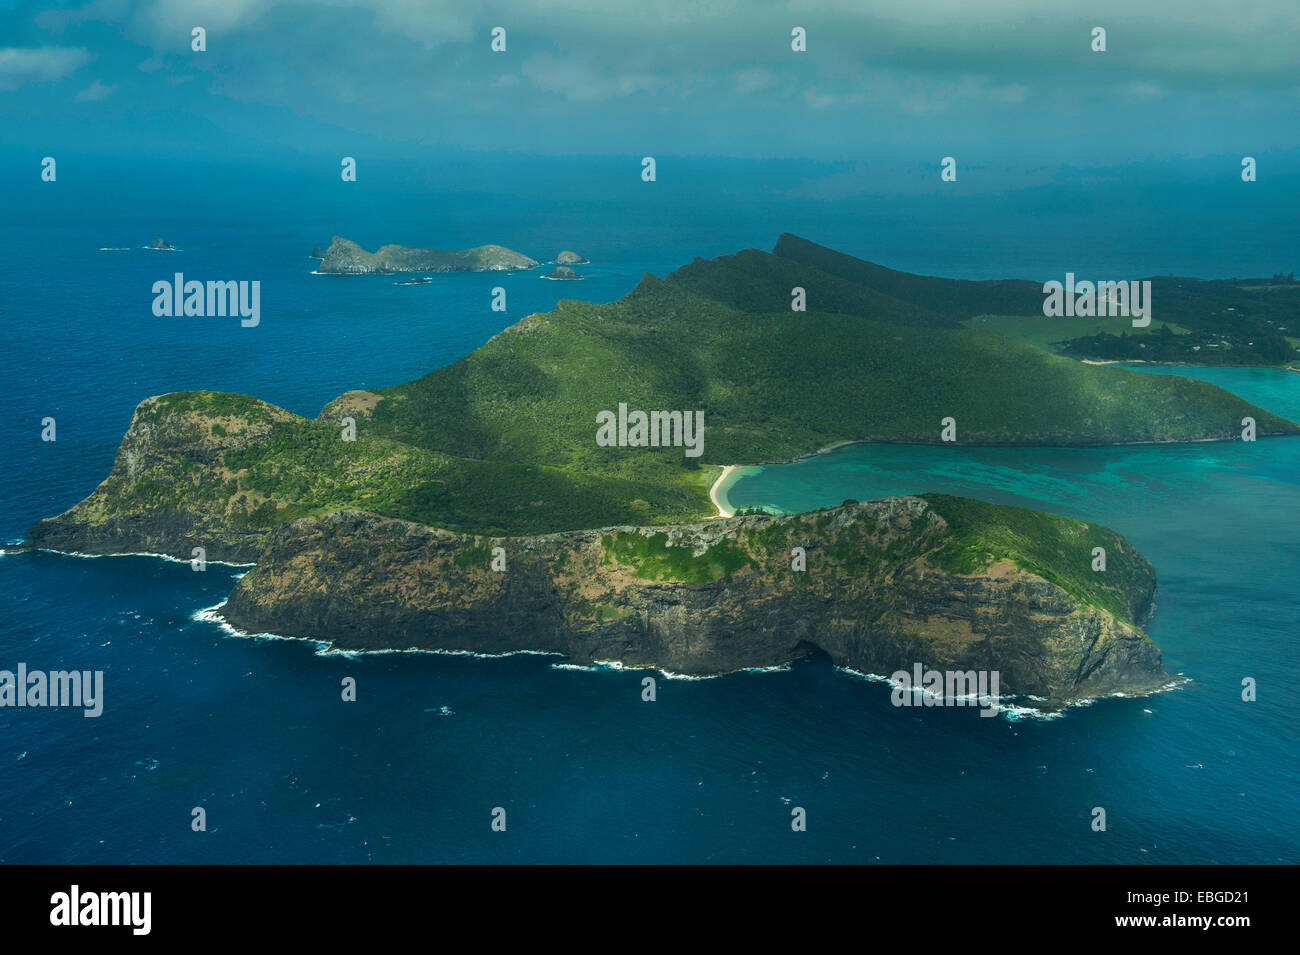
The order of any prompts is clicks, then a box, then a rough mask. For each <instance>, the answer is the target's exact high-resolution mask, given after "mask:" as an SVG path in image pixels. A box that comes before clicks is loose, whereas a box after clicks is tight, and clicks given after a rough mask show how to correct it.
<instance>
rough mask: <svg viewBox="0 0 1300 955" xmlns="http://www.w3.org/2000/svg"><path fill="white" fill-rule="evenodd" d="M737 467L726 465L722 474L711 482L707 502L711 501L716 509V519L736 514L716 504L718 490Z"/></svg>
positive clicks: (735, 465)
mask: <svg viewBox="0 0 1300 955" xmlns="http://www.w3.org/2000/svg"><path fill="white" fill-rule="evenodd" d="M737 467H739V465H737V464H728V465H727V466H726V467H724V468H723V469H722V473H721V474H719V475H718V479H717V480H716V481H714V482H713V487H711V488H709V500H710V501H712V502H713V506H714V507H716V508H717V509H718V513H717V515H716V516H717V517H732V516H734V515H735V513H736V512H735V511H733V510H727V509H726V508H724V507H723V506H722V505H721V504H720V503H718V488H720V487H722V482H723V481H725V480H726V479H727V477H728V476H729V475H730V474H731V472H732V471H734V470H736V468H737Z"/></svg>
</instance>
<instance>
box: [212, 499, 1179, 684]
mask: <svg viewBox="0 0 1300 955" xmlns="http://www.w3.org/2000/svg"><path fill="white" fill-rule="evenodd" d="M972 509H973V510H974V513H972ZM1004 520H1005V521H1007V523H1005V524H1004V523H1003V521H1004ZM1043 520H1044V519H1043V517H1042V516H1038V515H1034V514H1033V512H1030V511H1019V510H1018V509H1016V508H1001V507H997V506H995V505H983V504H976V503H974V502H965V501H961V500H959V499H956V498H942V497H938V498H934V499H933V500H927V499H924V498H918V497H900V498H890V499H884V500H879V501H870V502H866V503H860V504H848V505H846V506H843V507H838V508H831V509H828V510H825V511H818V512H812V513H808V514H800V515H792V516H788V517H771V516H767V515H751V516H744V517H737V518H731V519H728V520H724V521H716V522H709V523H705V524H693V525H684V526H675V527H667V528H635V527H613V528H604V529H601V530H591V531H574V532H568V533H563V534H556V535H545V536H534V537H519V538H492V539H489V538H481V537H475V536H466V535H459V534H452V533H449V532H446V531H440V530H435V529H433V528H429V527H424V526H421V525H417V524H411V523H408V522H405V521H396V520H391V519H385V518H381V517H378V516H376V515H373V514H368V513H365V512H362V511H356V510H344V511H339V512H335V513H333V514H330V515H326V516H322V517H317V518H309V519H305V520H302V521H298V522H295V523H293V524H290V525H287V526H285V527H282V528H281V529H279V530H277V531H276V532H275V533H273V534H272V535H270V537H269V539H268V541H267V544H266V546H265V548H264V549H263V551H262V552H261V554H259V556H258V559H257V567H256V569H255V570H253V571H252V572H250V573H249V574H247V575H246V576H244V577H243V578H242V579H241V580H240V582H239V584H238V585H237V586H236V587H235V590H234V592H233V593H232V594H231V596H230V599H229V601H228V603H227V604H226V605H225V606H224V607H223V608H222V610H221V614H222V616H224V617H225V619H226V620H228V621H229V622H230V623H231V624H232V625H233V626H235V627H237V628H239V629H241V630H244V631H248V632H252V633H257V632H271V633H276V634H281V635H287V636H296V637H304V638H309V639H316V640H322V641H325V642H328V643H331V644H332V645H334V646H335V647H338V648H341V649H380V648H399V649H407V648H419V649H436V650H463V651H473V652H479V653H500V652H507V651H512V650H541V651H551V652H555V653H562V654H565V655H566V656H567V657H568V658H569V659H570V660H571V661H573V662H577V663H592V662H597V661H603V662H619V663H621V664H624V665H628V666H653V667H658V668H662V669H665V670H668V671H670V672H679V673H684V674H695V675H707V674H719V673H726V672H729V671H734V670H738V669H743V668H748V667H769V666H776V665H781V664H784V663H787V662H789V661H790V660H792V659H794V658H796V657H799V656H802V655H804V654H805V653H807V652H809V651H811V650H814V649H817V650H821V651H823V652H825V653H826V654H828V655H829V656H830V658H831V660H832V661H833V662H834V663H835V664H836V665H837V666H845V667H850V668H853V669H855V670H859V671H862V672H867V673H882V674H888V673H892V672H894V671H896V670H898V669H910V668H911V667H912V665H913V663H915V662H924V663H925V665H926V666H931V667H935V668H938V669H954V670H970V669H975V670H982V669H991V670H998V671H999V672H1000V674H1001V685H1002V692H1003V693H1011V694H1031V695H1034V696H1037V697H1042V698H1045V699H1046V700H1048V701H1050V702H1051V703H1057V704H1059V703H1064V702H1068V701H1071V700H1077V699H1082V698H1091V697H1096V696H1100V695H1105V694H1110V693H1115V692H1130V693H1132V692H1143V691H1148V690H1152V689H1155V688H1157V687H1158V686H1161V685H1163V684H1166V683H1167V682H1168V680H1169V678H1168V677H1167V676H1166V675H1165V674H1164V672H1163V671H1162V669H1161V662H1160V651H1159V650H1158V649H1157V648H1156V646H1155V645H1154V644H1153V643H1152V642H1151V640H1150V638H1148V637H1147V636H1146V634H1145V633H1143V632H1142V630H1141V629H1139V627H1138V626H1137V625H1136V622H1137V621H1141V620H1143V619H1145V617H1146V615H1147V614H1148V613H1149V612H1150V609H1151V606H1152V598H1153V595H1154V592H1155V573H1154V571H1153V569H1152V568H1151V565H1150V564H1149V563H1148V562H1147V561H1146V560H1145V559H1143V558H1142V557H1141V556H1140V555H1139V554H1137V552H1136V550H1135V549H1134V548H1133V547H1132V545H1131V544H1129V543H1128V542H1127V541H1125V540H1124V539H1123V538H1121V537H1119V536H1118V535H1116V534H1115V533H1114V532H1112V531H1110V530H1108V529H1106V528H1101V527H1096V526H1092V525H1087V524H1082V523H1080V522H1077V521H1070V520H1068V519H1065V518H1048V519H1046V520H1045V523H1044V526H1043V527H1041V528H1039V529H1040V530H1042V531H1044V532H1045V535H1046V537H1047V538H1050V540H1051V543H1050V544H1048V545H1045V546H1046V547H1047V548H1050V549H1054V551H1055V556H1056V557H1057V558H1058V559H1059V560H1061V561H1062V562H1063V563H1064V564H1065V565H1067V566H1069V567H1073V566H1075V565H1076V564H1077V565H1078V566H1081V567H1083V568H1085V570H1086V568H1087V567H1088V565H1089V561H1090V560H1091V548H1092V547H1093V546H1101V545H1104V546H1106V547H1107V548H1108V553H1109V554H1110V555H1111V556H1112V559H1113V561H1115V562H1116V563H1115V564H1113V565H1112V566H1115V567H1116V569H1115V571H1113V572H1112V573H1111V575H1110V576H1108V577H1107V578H1106V580H1104V581H1096V582H1088V583H1089V588H1090V590H1091V592H1090V593H1089V592H1072V591H1075V590H1076V588H1077V586H1078V581H1083V580H1084V579H1085V577H1084V574H1083V573H1082V572H1080V573H1074V574H1070V575H1069V577H1068V578H1058V579H1057V580H1055V581H1051V580H1048V579H1045V577H1044V576H1042V575H1041V574H1039V573H1035V572H1033V571H1032V570H1028V569H1026V567H1033V566H1035V556H1034V555H1033V554H1029V553H1016V552H1015V548H1014V547H1010V546H1003V545H1000V544H999V543H998V537H999V533H1001V532H1002V531H1004V530H1005V528H1006V527H1007V526H1015V525H1017V524H1019V523H1020V522H1024V521H1030V522H1035V523H1039V522H1042V521H1043ZM1099 542H1100V544H1099ZM1036 546H1037V545H1036ZM495 548H499V550H495V551H494V549H495ZM796 548H799V549H801V550H802V554H803V559H804V563H803V564H802V567H803V569H796V567H798V566H800V562H799V559H798V556H797V555H799V554H800V551H799V550H796ZM1012 554H1014V556H1009V555H1012ZM494 561H496V562H497V566H498V567H504V569H501V570H494V569H493V564H494ZM1120 568H1122V570H1121V569H1120ZM1042 570H1043V572H1044V573H1046V574H1048V575H1049V576H1057V573H1056V571H1057V570H1059V568H1048V567H1043V568H1042ZM1098 576H1099V577H1100V576H1104V575H1098Z"/></svg>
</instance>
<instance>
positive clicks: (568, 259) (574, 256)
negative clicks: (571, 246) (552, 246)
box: [555, 250, 591, 265]
mask: <svg viewBox="0 0 1300 955" xmlns="http://www.w3.org/2000/svg"><path fill="white" fill-rule="evenodd" d="M555 264H556V265H590V264H591V263H590V262H588V261H587V260H586V259H584V258H583V257H582V256H580V255H579V254H578V253H577V252H569V251H567V250H566V251H564V252H561V253H560V254H559V255H557V256H556V257H555Z"/></svg>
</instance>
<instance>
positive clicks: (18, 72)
mask: <svg viewBox="0 0 1300 955" xmlns="http://www.w3.org/2000/svg"><path fill="white" fill-rule="evenodd" d="M91 59H92V57H91V55H90V53H89V51H87V50H84V49H81V48H80V47H77V48H70V47H57V46H42V47H36V48H33V49H20V48H18V47H6V48H4V49H0V90H12V89H17V88H18V87H20V86H22V85H23V84H24V83H48V82H50V81H51V80H60V79H63V77H65V76H67V75H68V74H70V73H75V72H76V71H77V70H79V69H81V68H82V67H83V66H85V65H86V64H87V63H89V62H90V60H91Z"/></svg>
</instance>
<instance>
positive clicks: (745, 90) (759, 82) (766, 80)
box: [731, 66, 776, 96]
mask: <svg viewBox="0 0 1300 955" xmlns="http://www.w3.org/2000/svg"><path fill="white" fill-rule="evenodd" d="M731 81H732V83H731V85H732V87H733V88H734V89H735V91H736V92H737V93H740V94H741V95H742V96H743V95H746V94H749V93H757V92H759V91H760V90H765V89H767V88H768V87H769V86H771V85H772V84H773V83H774V82H776V77H775V76H774V75H772V71H771V70H765V69H763V68H762V67H761V66H758V67H754V68H753V69H750V70H741V71H740V72H739V73H736V74H735V75H734V76H732V78H731Z"/></svg>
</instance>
